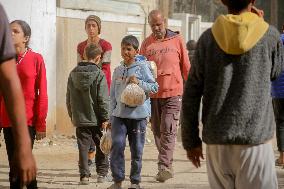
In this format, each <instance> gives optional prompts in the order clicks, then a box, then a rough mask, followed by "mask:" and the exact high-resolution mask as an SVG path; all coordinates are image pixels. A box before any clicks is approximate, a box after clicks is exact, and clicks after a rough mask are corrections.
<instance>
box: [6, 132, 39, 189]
mask: <svg viewBox="0 0 284 189" xmlns="http://www.w3.org/2000/svg"><path fill="white" fill-rule="evenodd" d="M28 128H29V133H30V137H31V142H32V147H33V145H34V141H35V136H36V130H35V128H34V127H28ZM3 133H4V139H5V144H6V150H7V155H8V160H9V166H10V172H9V181H10V189H22V186H21V181H20V179H19V178H18V177H17V173H14V172H13V170H14V169H13V162H12V159H13V156H14V152H15V143H14V142H15V141H14V137H13V133H12V128H3ZM26 187H27V189H36V188H38V187H37V181H36V179H35V180H33V181H32V182H30V183H29V184H28V185H27V186H26Z"/></svg>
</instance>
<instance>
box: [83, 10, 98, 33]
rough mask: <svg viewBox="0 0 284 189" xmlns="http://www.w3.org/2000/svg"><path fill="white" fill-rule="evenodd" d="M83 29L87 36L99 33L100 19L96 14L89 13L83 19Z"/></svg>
mask: <svg viewBox="0 0 284 189" xmlns="http://www.w3.org/2000/svg"><path fill="white" fill-rule="evenodd" d="M85 30H86V32H87V34H88V36H89V37H96V36H98V35H99V34H100V33H101V19H100V17H98V16H95V15H90V16H88V17H87V18H86V20H85Z"/></svg>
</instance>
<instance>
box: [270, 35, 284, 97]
mask: <svg viewBox="0 0 284 189" xmlns="http://www.w3.org/2000/svg"><path fill="white" fill-rule="evenodd" d="M281 40H282V42H283V45H284V34H282V35H281ZM271 96H272V98H284V71H282V73H281V75H280V76H279V77H278V78H277V79H276V80H275V81H273V82H272V86H271Z"/></svg>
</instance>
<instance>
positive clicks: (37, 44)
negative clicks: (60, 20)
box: [1, 0, 56, 132]
mask: <svg viewBox="0 0 284 189" xmlns="http://www.w3.org/2000/svg"><path fill="white" fill-rule="evenodd" d="M1 3H2V5H3V6H4V8H5V9H6V12H7V14H8V17H9V20H10V21H12V20H15V19H21V20H25V21H26V22H27V23H29V25H30V26H31V29H32V36H31V43H30V47H31V48H32V49H33V50H34V51H36V52H39V53H41V54H42V55H43V58H44V60H45V64H46V69H47V84H48V98H49V103H48V106H49V110H48V118H47V129H48V132H51V131H53V129H54V127H55V124H56V112H55V110H56V88H55V87H54V86H55V85H56V75H55V74H54V73H55V72H56V1H55V0H48V1H46V0H36V1H33V0H25V1H19V0H1Z"/></svg>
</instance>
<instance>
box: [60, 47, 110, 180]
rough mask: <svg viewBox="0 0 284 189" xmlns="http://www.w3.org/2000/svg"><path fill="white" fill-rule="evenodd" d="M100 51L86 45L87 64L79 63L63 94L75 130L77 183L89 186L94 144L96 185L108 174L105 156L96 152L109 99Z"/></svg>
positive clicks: (104, 125) (99, 150) (105, 119)
mask: <svg viewBox="0 0 284 189" xmlns="http://www.w3.org/2000/svg"><path fill="white" fill-rule="evenodd" d="M101 52H102V49H101V47H100V46H98V45H95V44H90V45H88V46H87V47H86V49H85V54H86V56H87V59H88V62H80V63H78V65H77V66H76V67H75V68H74V69H73V70H72V71H71V73H70V75H69V78H68V84H67V94H66V105H67V110H68V114H69V116H70V118H71V121H72V123H73V125H74V126H75V127H76V137H77V144H78V148H79V172H80V183H81V184H83V185H86V184H89V177H90V169H89V166H88V152H89V149H90V147H91V146H93V145H94V144H95V145H96V155H95V156H96V167H97V175H98V176H97V182H98V183H100V182H104V181H105V179H106V176H107V173H108V167H109V162H108V156H107V155H105V154H103V152H102V151H101V149H100V138H101V136H102V135H103V133H102V129H106V125H107V124H108V117H109V115H108V108H109V96H108V87H107V82H106V78H105V75H104V73H103V72H102V71H101V70H100V68H99V67H98V65H97V64H98V63H99V61H100V57H101Z"/></svg>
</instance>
